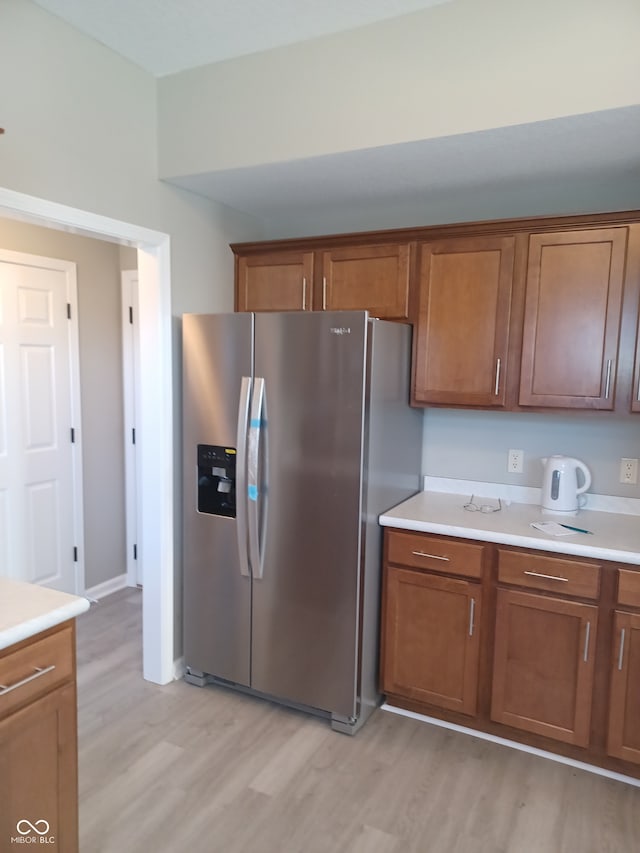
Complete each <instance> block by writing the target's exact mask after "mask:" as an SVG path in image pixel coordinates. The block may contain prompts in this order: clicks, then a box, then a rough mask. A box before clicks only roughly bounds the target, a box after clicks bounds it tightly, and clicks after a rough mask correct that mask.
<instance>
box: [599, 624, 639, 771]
mask: <svg viewBox="0 0 640 853" xmlns="http://www.w3.org/2000/svg"><path fill="white" fill-rule="evenodd" d="M607 751H608V753H609V755H613V756H615V757H616V758H622V759H624V760H626V761H633V762H634V763H636V764H640V614H638V613H622V612H621V611H616V612H615V614H614V632H613V649H612V674H611V689H610V698H609V733H608V740H607Z"/></svg>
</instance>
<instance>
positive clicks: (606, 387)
mask: <svg viewBox="0 0 640 853" xmlns="http://www.w3.org/2000/svg"><path fill="white" fill-rule="evenodd" d="M610 390H611V359H610V358H608V359H607V378H606V380H605V383H604V396H605V399H607V400H608V399H609V391H610Z"/></svg>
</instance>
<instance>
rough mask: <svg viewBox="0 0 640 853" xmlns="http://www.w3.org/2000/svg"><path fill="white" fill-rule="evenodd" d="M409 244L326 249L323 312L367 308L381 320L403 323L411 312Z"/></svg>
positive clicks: (324, 257)
mask: <svg viewBox="0 0 640 853" xmlns="http://www.w3.org/2000/svg"><path fill="white" fill-rule="evenodd" d="M409 249H410V247H409V244H408V243H389V244H388V245H382V246H352V247H345V248H336V249H327V250H326V251H323V252H322V253H321V255H322V290H321V297H322V298H321V304H320V305H318V306H317V307H318V308H321V309H322V310H323V311H357V310H362V309H366V310H367V311H369V313H370V314H371V316H372V317H378V318H379V319H381V320H404V319H406V318H407V316H408V309H409V255H410V251H409Z"/></svg>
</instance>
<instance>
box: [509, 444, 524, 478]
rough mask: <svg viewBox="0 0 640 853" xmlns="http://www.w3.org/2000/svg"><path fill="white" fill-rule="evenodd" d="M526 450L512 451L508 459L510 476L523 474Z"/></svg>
mask: <svg viewBox="0 0 640 853" xmlns="http://www.w3.org/2000/svg"><path fill="white" fill-rule="evenodd" d="M523 462H524V450H510V451H509V456H508V458H507V471H508V472H509V473H510V474H522V465H523Z"/></svg>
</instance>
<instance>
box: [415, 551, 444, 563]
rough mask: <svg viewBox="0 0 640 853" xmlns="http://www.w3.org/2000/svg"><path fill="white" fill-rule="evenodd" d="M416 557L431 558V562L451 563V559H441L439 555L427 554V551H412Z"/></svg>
mask: <svg viewBox="0 0 640 853" xmlns="http://www.w3.org/2000/svg"><path fill="white" fill-rule="evenodd" d="M411 553H412V554H413V555H414V556H416V557H429V559H431V560H445V562H447V563H449V562H451V557H440V556H439V555H438V554H427V553H426V552H425V551H412V552H411Z"/></svg>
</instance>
